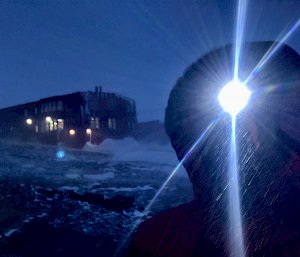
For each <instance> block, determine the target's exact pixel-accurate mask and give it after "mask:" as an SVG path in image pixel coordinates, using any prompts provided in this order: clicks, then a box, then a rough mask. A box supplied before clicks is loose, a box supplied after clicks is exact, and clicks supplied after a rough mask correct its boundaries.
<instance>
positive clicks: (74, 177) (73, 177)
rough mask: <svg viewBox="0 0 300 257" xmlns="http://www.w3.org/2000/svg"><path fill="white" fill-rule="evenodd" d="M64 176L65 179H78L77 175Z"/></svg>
mask: <svg viewBox="0 0 300 257" xmlns="http://www.w3.org/2000/svg"><path fill="white" fill-rule="evenodd" d="M65 176H66V178H69V179H78V178H80V175H79V174H66V175H65Z"/></svg>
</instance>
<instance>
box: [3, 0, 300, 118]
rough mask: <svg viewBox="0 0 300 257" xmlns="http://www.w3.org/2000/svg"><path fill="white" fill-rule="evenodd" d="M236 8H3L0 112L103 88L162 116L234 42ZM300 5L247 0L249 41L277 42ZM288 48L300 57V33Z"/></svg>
mask: <svg viewBox="0 0 300 257" xmlns="http://www.w3.org/2000/svg"><path fill="white" fill-rule="evenodd" d="M236 4H237V3H236V1H229V0H228V1H227V0H224V1H221V0H219V1H217V0H198V1H191V0H178V1H175V0H174V1H169V0H164V1H158V0H152V1H142V0H138V1H133V0H130V1H125V0H118V1H102V0H97V1H91V0H89V1H80V0H78V1H64V0H59V1H54V0H53V1H52V0H49V1H45V0H40V1H39V0H36V1H33V0H32V1H19V0H10V1H5V0H3V1H1V2H0V96H1V102H0V107H5V106H9V105H14V104H18V103H23V102H27V101H32V100H36V99H38V98H41V97H47V96H51V95H58V94H64V93H69V92H73V91H84V90H93V88H94V86H95V85H102V86H103V89H104V91H113V92H118V93H121V94H124V95H126V96H129V97H132V98H134V99H135V100H136V102H137V109H138V118H139V120H142V121H144V120H150V119H160V120H162V119H163V117H164V109H165V106H166V104H167V99H168V95H169V92H170V90H171V88H172V86H173V85H174V83H175V81H176V79H177V78H178V77H179V76H180V75H181V74H182V73H183V71H184V70H185V68H186V67H187V66H188V65H189V64H191V63H192V62H193V61H195V60H196V59H198V58H199V57H200V56H201V55H202V54H203V53H205V52H207V51H209V50H211V49H213V48H215V47H218V46H222V45H224V44H226V43H229V42H232V41H233V38H234V29H235V28H234V26H235V19H236V15H235V13H236ZM298 18H300V1H299V0H273V1H272V0H250V1H249V6H248V12H247V26H246V39H247V40H254V39H263V40H272V39H276V38H277V36H278V35H279V34H280V32H281V31H282V30H283V29H284V28H286V26H288V25H289V24H292V23H293V22H295V21H296V20H297V19H298ZM288 43H289V44H290V45H291V46H292V47H294V48H295V49H296V50H298V51H300V31H296V33H295V34H294V35H293V36H292V37H291V39H290V40H289V41H288Z"/></svg>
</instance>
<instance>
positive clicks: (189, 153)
mask: <svg viewBox="0 0 300 257" xmlns="http://www.w3.org/2000/svg"><path fill="white" fill-rule="evenodd" d="M217 121H218V120H215V121H213V122H211V123H210V124H209V125H208V127H207V128H206V129H205V130H204V132H203V133H202V134H201V136H200V137H199V138H198V139H197V141H196V142H195V143H194V144H193V145H192V147H191V148H190V149H189V150H188V152H187V153H186V154H185V156H184V157H183V158H182V160H181V161H180V162H179V163H178V164H177V166H176V167H175V168H174V170H173V171H172V172H171V174H170V175H169V176H168V178H167V179H166V180H165V181H164V183H163V184H162V186H161V187H160V188H159V189H158V191H157V192H156V193H155V195H154V196H153V198H152V199H151V200H150V202H149V203H148V205H147V206H146V207H145V209H144V211H143V215H142V216H141V217H140V218H139V219H138V220H137V221H136V222H135V223H134V224H133V226H132V228H131V229H130V231H129V232H128V233H127V235H126V236H125V237H124V239H123V240H122V242H121V244H120V246H119V247H118V249H117V250H116V252H115V254H114V256H115V257H116V256H118V255H119V253H120V251H121V250H122V249H123V247H124V246H125V244H126V243H127V241H128V239H129V238H130V237H131V235H132V234H133V232H134V231H135V229H136V228H137V227H138V225H139V224H140V223H141V221H142V218H143V217H144V216H145V215H146V214H147V213H148V212H149V211H150V209H151V207H152V206H153V204H154V202H155V201H156V199H157V198H158V197H159V195H160V194H161V192H162V191H163V190H164V189H165V187H166V186H167V184H168V183H169V182H170V180H171V179H172V177H173V176H174V175H175V173H176V172H177V171H178V170H179V168H180V167H181V165H182V164H183V163H184V162H185V161H186V160H187V159H188V158H189V156H190V155H191V153H192V152H193V150H194V149H195V148H196V147H197V146H198V145H199V143H200V142H201V141H203V140H204V139H205V138H206V136H207V134H208V133H209V132H210V131H211V130H212V129H213V127H214V126H215V125H216V123H217Z"/></svg>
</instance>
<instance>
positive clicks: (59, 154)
mask: <svg viewBox="0 0 300 257" xmlns="http://www.w3.org/2000/svg"><path fill="white" fill-rule="evenodd" d="M56 157H57V159H62V158H64V157H65V152H64V151H63V150H58V151H57V152H56Z"/></svg>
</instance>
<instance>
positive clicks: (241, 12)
mask: <svg viewBox="0 0 300 257" xmlns="http://www.w3.org/2000/svg"><path fill="white" fill-rule="evenodd" d="M247 5H248V1H247V0H239V2H238V9H237V22H236V31H235V36H236V38H235V55H234V76H233V77H234V79H235V80H236V79H237V78H238V74H239V64H240V57H241V48H242V41H243V35H244V28H245V21H246V11H247Z"/></svg>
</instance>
